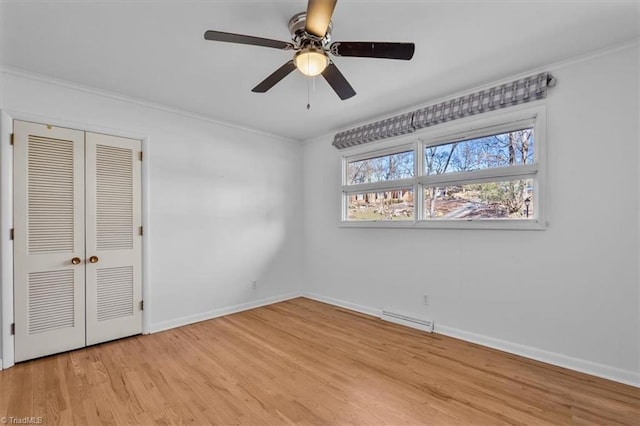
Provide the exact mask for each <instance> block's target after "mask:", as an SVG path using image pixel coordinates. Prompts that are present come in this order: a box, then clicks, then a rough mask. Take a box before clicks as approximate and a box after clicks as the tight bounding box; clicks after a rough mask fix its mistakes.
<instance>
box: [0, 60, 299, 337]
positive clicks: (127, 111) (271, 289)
mask: <svg viewBox="0 0 640 426" xmlns="http://www.w3.org/2000/svg"><path fill="white" fill-rule="evenodd" d="M1 82H2V85H3V100H2V108H4V110H5V111H8V112H9V113H10V114H11V115H14V116H28V117H35V119H36V120H40V118H41V119H42V121H45V122H51V121H53V122H55V123H63V124H64V123H67V122H68V123H69V125H70V126H72V127H76V128H81V129H89V130H93V129H96V128H98V129H104V130H103V131H104V132H108V133H113V134H124V135H134V136H140V137H146V138H148V144H147V147H146V153H145V166H146V167H149V171H150V173H149V182H148V186H147V188H148V196H149V200H150V203H149V206H148V218H149V221H148V223H146V228H145V238H147V239H148V241H149V245H150V248H149V252H148V253H147V254H148V255H149V268H148V271H147V275H148V277H149V278H150V292H148V294H147V295H145V310H147V308H148V309H149V310H150V324H149V326H150V327H149V328H150V329H151V330H152V331H153V330H159V329H162V328H167V327H172V326H176V325H180V324H182V323H185V322H189V321H194V320H198V319H203V318H206V317H209V316H212V315H218V314H221V313H225V312H228V311H229V310H233V309H237V308H243V307H248V306H252V305H255V304H258V303H261V302H268V301H272V300H275V299H279V298H283V297H291V296H292V295H295V294H297V293H298V292H299V290H300V286H301V276H302V270H301V265H302V255H301V252H302V250H301V247H302V240H301V234H302V232H301V230H302V209H301V207H300V206H301V194H302V192H301V173H302V169H301V158H302V157H301V156H302V149H301V147H300V145H299V143H296V142H291V141H288V140H284V139H280V138H277V137H274V136H269V135H265V134H260V133H256V132H252V131H247V130H242V129H238V128H232V127H229V126H224V125H220V124H218V123H215V122H211V121H207V120H204V119H199V118H197V117H193V116H188V115H185V114H180V113H176V112H171V111H169V110H161V109H158V108H155V107H152V106H148V105H144V104H141V103H139V102H130V101H127V100H125V99H118V98H114V97H110V96H107V95H106V94H100V93H98V92H91V91H87V90H79V88H74V87H72V86H68V85H64V84H62V85H61V84H56V82H53V81H49V80H45V79H38V78H34V76H25V75H21V74H20V73H15V72H13V71H7V72H5V73H4V74H3V75H2V81H1ZM211 96H215V94H213V93H212V94H211ZM220 101H221V102H224V100H220ZM253 280H257V288H256V290H254V289H253V288H252V283H251V282H252V281H253ZM238 305H240V306H238ZM3 326H4V325H3Z"/></svg>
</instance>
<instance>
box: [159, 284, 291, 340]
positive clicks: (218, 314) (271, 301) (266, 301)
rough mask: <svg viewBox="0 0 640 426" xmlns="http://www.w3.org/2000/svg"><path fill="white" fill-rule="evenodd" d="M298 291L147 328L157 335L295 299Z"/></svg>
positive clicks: (172, 320)
mask: <svg viewBox="0 0 640 426" xmlns="http://www.w3.org/2000/svg"><path fill="white" fill-rule="evenodd" d="M300 296H301V294H300V292H299V291H294V292H291V293H285V294H281V295H278V296H273V297H267V298H266V299H260V300H253V301H251V302H246V303H241V304H239V305H233V306H227V307H224V308H219V309H214V310H212V311H207V312H201V313H199V314H194V315H188V316H186V317H181V318H175V319H171V320H168V321H162V322H159V323H155V324H151V325H150V326H149V332H150V333H157V332H159V331H164V330H169V329H171V328H176V327H181V326H183V325H189V324H193V323H196V322H200V321H206V320H210V319H213V318H217V317H221V316H224V315H229V314H235V313H237V312H242V311H246V310H249V309H254V308H259V307H260V306H265V305H271V304H274V303H278V302H284V301H285V300H289V299H295V298H296V297H300Z"/></svg>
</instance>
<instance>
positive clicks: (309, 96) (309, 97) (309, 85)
mask: <svg viewBox="0 0 640 426" xmlns="http://www.w3.org/2000/svg"><path fill="white" fill-rule="evenodd" d="M309 80H313V79H312V78H308V79H307V110H309V109H311V93H310V91H311V82H310V81H309Z"/></svg>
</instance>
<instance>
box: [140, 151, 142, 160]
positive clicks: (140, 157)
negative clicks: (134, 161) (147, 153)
mask: <svg viewBox="0 0 640 426" xmlns="http://www.w3.org/2000/svg"><path fill="white" fill-rule="evenodd" d="M140 161H142V151H140Z"/></svg>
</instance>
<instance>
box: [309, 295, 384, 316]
mask: <svg viewBox="0 0 640 426" xmlns="http://www.w3.org/2000/svg"><path fill="white" fill-rule="evenodd" d="M301 296H302V297H306V298H307V299H311V300H315V301H317V302H324V303H328V304H329V305H333V306H339V307H341V308H345V309H349V310H351V311H356V312H360V313H362V314H367V315H371V316H374V317H378V318H380V316H381V315H382V309H374V308H370V307H368V306H364V305H358V304H357V303H351V302H346V301H344V300H339V299H334V298H332V297H327V296H322V295H320V294H317V293H308V292H302V294H301Z"/></svg>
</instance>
